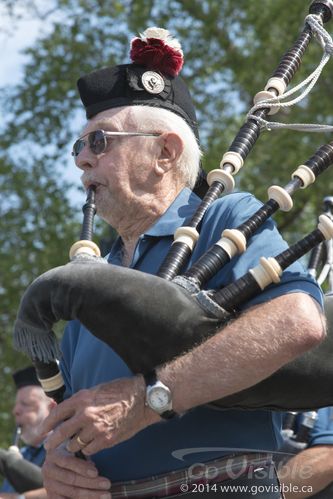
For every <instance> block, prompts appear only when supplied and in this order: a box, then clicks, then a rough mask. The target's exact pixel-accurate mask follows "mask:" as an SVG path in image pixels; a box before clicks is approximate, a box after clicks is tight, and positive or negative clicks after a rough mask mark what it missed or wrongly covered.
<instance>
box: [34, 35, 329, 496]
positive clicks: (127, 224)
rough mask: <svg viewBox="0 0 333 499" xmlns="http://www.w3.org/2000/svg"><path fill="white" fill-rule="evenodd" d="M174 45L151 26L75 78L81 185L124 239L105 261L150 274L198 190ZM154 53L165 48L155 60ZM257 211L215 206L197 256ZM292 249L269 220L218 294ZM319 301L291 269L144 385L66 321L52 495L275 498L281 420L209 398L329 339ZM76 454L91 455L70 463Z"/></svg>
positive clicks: (222, 202) (239, 203) (48, 468)
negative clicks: (122, 58) (121, 58)
mask: <svg viewBox="0 0 333 499" xmlns="http://www.w3.org/2000/svg"><path fill="white" fill-rule="evenodd" d="M160 35H161V36H160ZM169 40H171V37H169V35H166V32H165V30H156V29H154V30H153V31H151V32H150V31H149V32H146V33H144V35H143V37H142V40H141V42H142V45H143V46H144V45H145V44H146V45H147V46H148V48H149V50H148V52H149V54H148V55H147V54H144V57H139V58H138V57H136V56H135V57H132V59H133V61H134V63H133V64H127V65H122V66H117V67H115V68H104V69H102V70H98V71H96V72H93V73H91V74H89V75H86V76H84V77H83V78H81V79H80V80H79V91H80V95H81V98H82V101H83V103H84V105H85V107H86V112H87V117H88V123H87V125H86V127H85V128H84V130H83V132H82V135H81V137H80V138H79V139H78V141H77V142H76V143H75V145H74V148H73V155H74V156H75V161H76V165H77V167H79V168H80V169H81V170H82V172H83V174H82V182H83V184H84V186H85V187H86V188H88V187H89V186H91V185H93V186H95V188H96V207H97V212H98V214H99V216H100V217H102V218H103V219H104V220H105V221H106V222H107V223H109V224H110V225H112V226H113V227H114V228H115V229H116V230H117V231H118V233H119V238H118V239H117V241H116V242H115V244H114V246H113V248H112V249H111V253H110V255H109V257H108V262H109V263H112V264H115V265H123V266H128V267H130V268H134V269H137V270H140V271H143V272H148V273H151V274H156V273H157V271H158V269H159V267H160V265H161V263H162V262H163V260H164V258H165V256H166V254H167V252H168V250H169V248H170V246H171V243H172V240H173V233H174V231H175V229H176V228H177V227H179V226H180V225H182V224H183V223H184V221H185V220H186V219H188V218H189V217H190V216H191V215H192V214H193V213H194V211H195V210H196V208H197V207H198V205H199V204H200V199H199V198H198V196H197V195H196V194H195V193H194V192H193V188H194V185H195V181H196V178H197V176H198V172H199V169H200V155H201V153H200V149H199V146H198V140H197V137H198V130H197V123H196V119H195V111H194V108H193V104H192V101H191V98H190V95H189V93H188V90H187V88H186V86H185V84H184V82H183V80H181V78H180V77H179V76H178V75H177V71H174V68H173V67H172V68H171V69H170V65H168V64H167V61H166V57H164V56H165V54H166V52H167V53H168V54H170V52H171V53H172V54H174V53H175V52H176V55H177V56H179V57H180V55H181V51H180V48H179V45H177V43H176V42H175V41H174V40H172V43H171V42H170V43H169ZM141 42H140V43H141ZM156 47H158V49H161V50H160V52H159V53H157V54H156V53H155V57H153V56H151V51H153V52H154V51H155V48H156ZM132 49H133V45H132ZM132 52H133V50H132ZM146 55H147V57H145V56H146ZM177 61H178V59H177ZM173 62H174V61H173ZM171 66H172V65H171ZM259 206H260V203H259V202H258V201H256V200H255V199H254V198H253V197H252V196H251V195H249V194H231V195H229V196H225V197H223V198H222V199H219V200H218V201H216V202H214V203H213V205H212V206H211V207H210V208H209V209H208V210H207V213H206V215H205V217H204V220H203V223H202V227H201V231H200V237H199V241H198V243H197V245H196V248H195V250H194V252H193V256H192V261H195V260H197V259H198V257H200V255H201V254H202V253H203V252H204V251H205V250H206V249H207V248H209V247H210V246H211V244H213V243H214V242H215V241H216V240H217V239H219V237H220V234H221V232H222V230H223V229H224V228H227V227H228V228H231V227H237V226H238V225H239V224H240V223H242V222H244V221H245V220H247V218H248V217H249V216H250V215H251V214H253V213H254V212H255V211H256V210H257V209H258V207H259ZM285 247H286V244H285V243H284V242H283V240H282V238H281V236H280V235H279V234H278V232H277V230H276V228H275V226H274V223H273V222H272V221H271V220H269V221H267V222H266V223H265V225H264V227H262V228H261V229H260V230H259V231H258V234H256V235H255V236H254V237H253V238H252V239H251V241H250V243H249V247H248V250H247V251H246V253H245V254H244V255H242V256H240V257H237V258H236V259H235V260H234V261H233V262H231V263H230V264H228V265H226V267H225V268H224V269H223V270H222V271H221V272H220V273H219V274H218V275H217V276H216V277H214V278H213V279H212V280H211V281H210V282H209V283H208V287H209V288H218V287H221V286H222V285H225V284H226V283H228V282H230V281H232V280H234V279H235V278H237V277H239V276H241V275H243V274H244V272H246V271H247V270H248V268H249V267H251V266H253V265H254V264H256V263H257V261H258V258H259V256H261V255H271V254H272V253H274V254H276V253H278V252H279V251H280V250H281V249H283V248H285ZM110 286H112V283H110ZM152 299H153V297H152ZM320 304H321V293H320V291H319V289H318V287H317V286H316V284H315V283H314V282H313V281H312V280H311V279H309V278H308V277H307V276H306V275H305V274H304V272H303V270H302V269H301V267H300V266H299V265H298V264H295V265H293V266H292V267H291V268H290V270H289V271H288V272H287V273H286V274H285V276H284V278H283V279H282V282H281V284H280V285H279V286H275V287H273V288H271V289H270V290H269V291H267V292H265V293H263V294H262V295H261V296H260V297H258V298H256V299H254V300H252V301H251V303H249V304H247V307H246V309H244V310H243V313H242V314H241V315H240V316H239V318H237V319H236V320H234V321H232V322H230V323H229V324H228V325H227V326H226V327H224V328H223V330H221V331H220V332H217V334H216V335H215V336H213V337H211V338H210V339H208V340H207V341H205V342H204V343H202V344H201V345H200V346H196V347H194V348H193V349H192V350H191V351H189V352H188V353H186V354H184V355H182V356H180V357H179V358H177V359H176V360H174V361H172V362H170V363H168V364H166V365H164V366H160V367H159V368H157V369H156V371H155V372H154V373H152V374H151V376H150V377H148V378H147V377H146V378H144V377H143V376H142V375H136V376H133V374H132V373H131V371H130V370H129V368H128V367H127V366H126V364H125V363H124V362H123V361H122V359H121V358H120V357H118V355H116V353H115V352H114V351H113V350H112V349H110V348H109V347H107V346H106V345H104V344H103V343H102V342H101V341H99V340H98V339H97V338H95V337H94V336H92V335H91V334H90V333H89V331H87V330H86V329H85V328H84V327H83V326H82V325H81V324H80V323H78V322H77V321H72V322H71V323H69V325H68V327H67V329H66V332H65V335H64V338H63V343H62V350H63V358H62V363H61V366H62V371H63V375H64V378H65V381H66V385H67V396H68V397H69V398H68V400H66V401H64V402H63V403H61V404H59V406H58V407H57V408H56V409H55V410H54V411H53V412H52V414H51V415H50V417H49V418H47V420H46V421H45V424H44V430H45V432H48V431H50V430H52V429H53V430H54V432H53V434H52V435H51V436H50V437H49V439H48V441H47V443H46V448H47V458H46V461H45V465H44V467H43V474H44V481H45V482H44V483H45V486H46V489H47V492H48V496H49V497H51V498H65V497H70V498H74V497H75V498H77V497H89V498H92V499H93V498H99V497H105V498H107V497H111V495H112V497H137V498H138V497H140V498H145V497H147V498H148V497H150V498H152V497H176V496H178V495H179V496H181V497H193V493H195V492H199V493H200V495H202V496H204V497H206V496H207V497H216V493H217V492H220V493H223V494H224V496H225V497H240V496H242V497H253V494H254V491H255V490H256V491H257V492H258V494H257V495H258V496H260V497H265V499H267V498H274V499H277V498H280V497H281V494H280V491H279V485H278V482H277V479H276V477H275V474H274V473H273V471H272V468H271V464H270V462H269V451H271V450H274V449H276V448H277V445H278V440H279V435H280V431H279V430H280V417H279V415H278V414H272V413H271V412H268V411H250V412H248V411H239V410H229V411H224V410H219V409H218V408H216V407H215V406H212V405H209V403H210V402H212V401H214V400H216V399H219V398H221V397H224V396H226V395H229V394H232V393H235V392H238V391H240V390H242V389H244V388H246V387H249V386H251V385H253V384H255V383H257V382H259V381H260V380H262V379H264V378H266V377H267V376H269V375H270V374H271V373H273V372H274V371H275V370H277V369H278V368H279V367H280V366H282V365H283V364H285V363H287V362H288V361H290V360H291V359H293V358H294V357H296V356H297V355H299V354H301V353H302V352H304V351H306V350H307V349H309V348H311V347H313V346H314V345H316V344H318V342H320V341H321V339H322V338H323V335H324V327H323V319H322V313H321V309H320ZM161 306H163V304H161ZM143 313H144V311H143ZM112 327H116V326H115V325H113V324H110V328H112ZM156 334H158V331H156ZM129 348H130V345H129ZM82 366H86V367H85V368H84V369H83V367H82ZM152 387H154V388H155V389H156V388H158V390H157V392H156V391H155V392H154V393H155V394H156V393H157V396H156V397H153V396H151V394H152V391H151V388H152ZM72 437H74V438H72ZM79 450H81V451H82V452H83V454H84V455H85V456H87V457H89V459H88V460H82V459H79V458H77V457H76V456H74V455H73V453H74V452H77V451H79ZM259 451H261V452H259ZM90 457H91V459H90ZM260 473H261V475H260ZM259 475H260V476H259ZM198 477H199V482H198ZM232 485H234V486H235V487H236V488H234V489H232V488H230V487H231V486H232ZM260 485H261V486H262V489H261V491H260V489H259V486H260ZM110 486H111V489H110ZM217 487H219V488H217ZM221 487H224V488H223V489H222V488H221ZM237 487H238V489H237ZM239 487H243V488H242V489H240V488H239ZM251 487H252V488H251ZM217 496H218V494H217Z"/></svg>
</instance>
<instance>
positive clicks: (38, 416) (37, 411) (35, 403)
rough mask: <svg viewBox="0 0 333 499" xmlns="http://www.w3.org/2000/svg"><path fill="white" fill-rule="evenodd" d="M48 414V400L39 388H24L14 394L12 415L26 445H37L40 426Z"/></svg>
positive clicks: (39, 441)
mask: <svg viewBox="0 0 333 499" xmlns="http://www.w3.org/2000/svg"><path fill="white" fill-rule="evenodd" d="M49 412H50V400H49V399H48V398H47V397H46V396H45V394H44V392H43V390H42V388H40V387H39V386H24V387H22V388H19V389H18V391H17V394H16V400H15V405H14V409H13V414H14V417H15V421H16V424H17V425H18V426H20V427H21V429H22V433H21V438H22V440H23V441H24V442H25V443H26V444H30V445H39V443H41V439H40V424H41V423H42V422H43V421H44V419H45V418H46V416H47V415H48V414H49Z"/></svg>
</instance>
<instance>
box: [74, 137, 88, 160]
mask: <svg viewBox="0 0 333 499" xmlns="http://www.w3.org/2000/svg"><path fill="white" fill-rule="evenodd" d="M84 145H85V142H84V140H83V139H78V140H76V141H75V142H74V145H73V151H72V156H74V157H76V156H78V155H79V154H80V152H81V151H82V149H83V148H84Z"/></svg>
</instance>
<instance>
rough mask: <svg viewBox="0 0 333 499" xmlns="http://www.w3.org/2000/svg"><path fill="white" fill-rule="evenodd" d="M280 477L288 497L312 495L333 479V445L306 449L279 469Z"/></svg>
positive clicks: (290, 498) (288, 498) (287, 498)
mask: <svg viewBox="0 0 333 499" xmlns="http://www.w3.org/2000/svg"><path fill="white" fill-rule="evenodd" d="M279 477H280V481H281V483H282V484H283V485H284V486H285V487H284V493H285V496H286V499H293V498H298V499H302V498H304V497H312V496H313V495H314V494H316V493H317V492H319V491H321V490H323V489H325V488H326V487H327V486H328V485H329V484H330V483H331V482H332V481H333V446H316V447H311V448H309V449H305V450H304V451H302V452H300V453H299V454H297V455H296V456H295V457H293V458H292V459H290V461H288V462H287V464H286V465H285V466H284V467H282V468H281V469H280V470H279ZM292 490H293V491H292ZM288 491H289V492H288Z"/></svg>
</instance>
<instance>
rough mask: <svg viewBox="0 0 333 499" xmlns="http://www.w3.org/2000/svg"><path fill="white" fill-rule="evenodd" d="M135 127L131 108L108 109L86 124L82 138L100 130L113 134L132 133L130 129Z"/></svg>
mask: <svg viewBox="0 0 333 499" xmlns="http://www.w3.org/2000/svg"><path fill="white" fill-rule="evenodd" d="M133 125H134V124H133V120H132V119H131V107H130V106H126V107H117V108H113V109H107V110H106V111H102V112H101V113H98V114H96V115H95V116H94V117H93V118H91V119H90V120H89V121H88V122H87V123H86V125H85V127H84V129H83V130H82V132H81V134H80V136H82V135H84V134H86V133H89V132H91V131H94V130H98V129H102V130H106V131H111V132H112V131H131V130H130V127H131V126H132V127H133Z"/></svg>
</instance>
